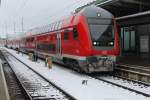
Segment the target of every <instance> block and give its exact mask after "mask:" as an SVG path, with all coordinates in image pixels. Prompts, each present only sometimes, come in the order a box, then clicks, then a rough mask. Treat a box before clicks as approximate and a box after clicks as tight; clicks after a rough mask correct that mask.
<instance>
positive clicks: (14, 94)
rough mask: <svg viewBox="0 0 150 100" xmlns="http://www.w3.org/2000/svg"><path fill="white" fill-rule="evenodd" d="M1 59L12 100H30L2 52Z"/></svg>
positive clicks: (0, 53)
mask: <svg viewBox="0 0 150 100" xmlns="http://www.w3.org/2000/svg"><path fill="white" fill-rule="evenodd" d="M0 59H1V62H2V66H3V72H4V76H5V80H6V84H7V87H8V93H9V98H10V100H29V99H30V97H29V96H28V94H27V93H26V91H25V90H24V88H23V87H22V86H21V84H20V83H19V80H18V79H17V77H16V76H15V74H14V72H13V70H12V69H11V68H10V66H9V65H8V63H6V60H5V58H4V56H3V55H2V52H0Z"/></svg>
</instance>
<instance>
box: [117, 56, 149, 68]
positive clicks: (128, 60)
mask: <svg viewBox="0 0 150 100" xmlns="http://www.w3.org/2000/svg"><path fill="white" fill-rule="evenodd" d="M117 64H129V65H137V66H144V67H150V56H147V55H134V54H126V55H123V56H122V57H120V58H119V60H118V61H117Z"/></svg>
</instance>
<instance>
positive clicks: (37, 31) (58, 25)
mask: <svg viewBox="0 0 150 100" xmlns="http://www.w3.org/2000/svg"><path fill="white" fill-rule="evenodd" d="M62 23H63V20H61V21H57V22H54V23H52V24H48V25H45V26H41V27H36V28H33V29H30V30H29V31H28V32H26V36H30V35H35V34H41V33H47V32H50V31H54V30H58V29H60V28H61V26H62Z"/></svg>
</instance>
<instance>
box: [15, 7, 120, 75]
mask: <svg viewBox="0 0 150 100" xmlns="http://www.w3.org/2000/svg"><path fill="white" fill-rule="evenodd" d="M26 35H27V36H26V37H24V38H21V39H20V42H17V43H18V47H19V48H20V49H21V50H26V51H31V52H34V54H36V55H38V56H41V57H46V56H51V57H53V60H54V61H55V62H58V63H61V64H65V65H68V66H70V67H72V68H74V69H78V70H82V71H84V72H87V73H91V72H104V71H113V66H114V63H115V59H116V57H117V56H118V55H119V37H118V32H117V28H116V22H115V19H114V17H113V15H112V14H110V13H109V12H108V11H106V10H104V9H102V8H99V7H95V6H89V7H85V8H84V9H82V10H81V11H79V12H77V13H76V14H74V15H72V16H70V17H69V18H66V19H63V20H61V21H58V22H55V23H52V24H50V25H47V26H44V27H40V28H36V29H32V30H30V31H29V32H27V33H26Z"/></svg>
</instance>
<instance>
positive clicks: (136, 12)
mask: <svg viewBox="0 0 150 100" xmlns="http://www.w3.org/2000/svg"><path fill="white" fill-rule="evenodd" d="M95 4H96V5H97V6H99V7H102V8H104V9H107V10H108V11H110V12H111V13H112V14H113V15H114V16H115V17H116V19H117V20H118V22H119V24H120V25H131V24H132V25H134V24H144V23H150V0H96V2H95ZM129 19H131V20H129ZM142 20H143V21H142Z"/></svg>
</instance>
